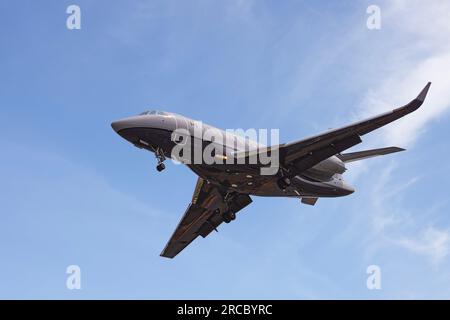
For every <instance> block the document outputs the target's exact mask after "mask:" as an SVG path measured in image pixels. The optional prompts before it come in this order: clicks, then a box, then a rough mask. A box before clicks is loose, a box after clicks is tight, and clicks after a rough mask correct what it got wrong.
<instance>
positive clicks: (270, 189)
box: [112, 111, 354, 197]
mask: <svg viewBox="0 0 450 320" xmlns="http://www.w3.org/2000/svg"><path fill="white" fill-rule="evenodd" d="M112 127H113V128H114V130H115V131H116V132H117V133H118V134H119V135H121V136H122V137H123V138H124V139H126V140H128V141H129V142H131V143H132V144H134V145H135V146H136V147H138V148H142V149H146V150H149V151H152V152H156V151H157V150H158V151H161V152H162V153H163V154H164V157H167V158H171V157H172V152H171V151H172V148H173V147H174V146H175V145H176V142H175V141H173V140H174V138H173V133H174V131H175V130H180V129H183V130H185V131H186V132H187V133H188V134H189V135H190V138H191V141H192V144H193V145H195V144H198V145H200V146H201V148H202V151H203V150H204V148H206V146H208V145H209V144H211V143H216V144H220V145H219V147H220V149H221V154H218V155H217V157H222V158H227V157H232V156H233V155H235V154H236V153H237V152H241V151H248V150H252V149H255V148H257V147H264V146H261V145H259V144H257V143H256V142H254V141H252V140H250V139H248V138H244V137H241V136H239V135H236V134H231V136H232V142H231V143H230V141H225V142H224V143H221V142H216V141H211V140H210V139H208V138H207V137H205V132H206V131H217V132H218V133H221V134H223V135H225V134H230V133H229V132H228V131H227V132H225V131H224V130H221V129H218V128H215V127H213V126H210V125H207V124H204V123H201V122H199V121H196V120H193V119H189V118H187V117H184V116H181V115H178V114H174V113H169V112H160V111H152V112H144V113H143V114H141V115H138V116H133V117H129V118H125V119H122V120H119V121H116V122H113V124H112ZM187 166H188V167H189V168H190V169H191V170H192V171H194V172H195V173H196V174H197V175H198V176H200V177H201V178H203V179H205V180H206V181H208V182H209V183H212V184H215V185H217V186H219V187H220V188H222V189H224V190H225V191H226V192H228V191H229V192H233V191H235V192H239V193H243V194H249V195H255V196H272V197H339V196H345V195H348V194H351V193H353V192H354V189H353V188H352V187H350V186H348V185H347V184H346V183H345V182H344V180H343V178H342V174H343V173H344V172H345V170H346V168H345V164H344V163H343V162H342V161H341V160H340V159H339V158H338V157H336V156H331V157H329V158H327V159H325V160H323V161H321V162H320V163H318V164H317V165H315V166H313V167H312V168H310V169H308V170H306V171H305V172H304V173H302V174H301V175H296V176H294V177H292V178H291V179H290V186H291V187H290V188H285V189H281V188H280V186H279V184H278V183H277V181H278V180H279V179H280V175H279V174H275V175H261V174H260V172H259V170H254V169H253V171H254V172H252V171H251V170H252V167H251V166H246V165H245V164H232V165H230V164H226V163H223V164H221V163H212V164H206V163H203V162H200V163H191V164H187ZM253 168H254V167H253Z"/></svg>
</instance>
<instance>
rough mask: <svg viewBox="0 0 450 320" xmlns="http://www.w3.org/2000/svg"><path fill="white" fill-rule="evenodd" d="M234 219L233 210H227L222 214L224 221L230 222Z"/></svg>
mask: <svg viewBox="0 0 450 320" xmlns="http://www.w3.org/2000/svg"><path fill="white" fill-rule="evenodd" d="M234 219H236V213H234V212H233V211H227V212H225V213H224V214H223V221H224V222H225V223H230V222H231V221H233V220H234Z"/></svg>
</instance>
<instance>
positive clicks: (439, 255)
mask: <svg viewBox="0 0 450 320" xmlns="http://www.w3.org/2000/svg"><path fill="white" fill-rule="evenodd" d="M395 243H396V244H398V245H400V246H402V247H404V248H407V249H408V250H410V251H412V252H414V253H417V254H421V255H425V256H428V257H430V258H431V260H432V262H433V264H434V265H435V266H437V265H439V264H440V262H441V261H442V260H443V259H444V258H446V257H447V256H448V254H449V252H450V233H449V231H448V230H440V229H438V228H436V227H432V226H430V227H427V228H426V229H425V230H424V231H422V232H421V234H420V235H419V236H418V237H416V238H406V237H405V238H401V239H396V240H395Z"/></svg>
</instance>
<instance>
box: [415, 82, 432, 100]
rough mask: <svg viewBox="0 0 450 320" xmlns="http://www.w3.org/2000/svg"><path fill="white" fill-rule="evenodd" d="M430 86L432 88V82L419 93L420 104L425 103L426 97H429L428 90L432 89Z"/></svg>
mask: <svg viewBox="0 0 450 320" xmlns="http://www.w3.org/2000/svg"><path fill="white" fill-rule="evenodd" d="M430 86H431V82H428V83H427V85H426V86H425V88H423V89H422V91H421V92H420V93H419V95H418V96H417V98H416V100H419V101H420V102H424V101H425V97H426V96H427V93H428V89H430Z"/></svg>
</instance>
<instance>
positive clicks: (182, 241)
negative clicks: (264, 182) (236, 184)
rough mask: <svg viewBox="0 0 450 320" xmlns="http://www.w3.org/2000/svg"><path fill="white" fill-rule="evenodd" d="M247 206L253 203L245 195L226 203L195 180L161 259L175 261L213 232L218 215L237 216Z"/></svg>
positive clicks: (221, 220) (215, 192)
mask: <svg viewBox="0 0 450 320" xmlns="http://www.w3.org/2000/svg"><path fill="white" fill-rule="evenodd" d="M250 202H252V200H251V198H250V197H249V196H248V195H245V194H236V195H234V196H233V197H232V198H231V199H228V201H225V199H224V196H223V195H222V194H221V193H220V192H219V190H218V189H217V187H215V186H214V185H211V184H208V183H207V182H206V181H205V180H203V179H201V178H198V180H197V185H196V187H195V191H194V195H193V196H192V202H191V203H190V204H189V206H188V208H187V209H186V212H185V213H184V215H183V217H182V218H181V220H180V222H179V223H178V226H177V228H176V229H175V231H174V233H173V235H172V237H171V238H170V240H169V242H168V243H167V245H166V247H165V248H164V250H163V251H162V252H161V256H162V257H167V258H173V257H175V256H176V255H177V254H178V253H180V251H181V250H183V249H184V248H186V246H188V245H189V244H190V243H191V242H192V241H194V240H195V239H196V238H197V237H198V236H199V235H200V236H202V237H206V236H207V235H208V234H210V233H211V231H213V230H215V229H216V228H217V227H218V226H219V225H220V224H221V223H222V222H223V216H222V214H221V212H224V211H225V210H232V211H233V212H235V213H236V212H238V211H239V210H241V209H242V208H244V207H245V206H247V205H248V204H249V203H250Z"/></svg>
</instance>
